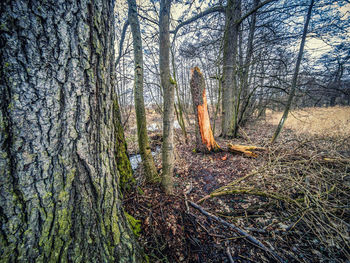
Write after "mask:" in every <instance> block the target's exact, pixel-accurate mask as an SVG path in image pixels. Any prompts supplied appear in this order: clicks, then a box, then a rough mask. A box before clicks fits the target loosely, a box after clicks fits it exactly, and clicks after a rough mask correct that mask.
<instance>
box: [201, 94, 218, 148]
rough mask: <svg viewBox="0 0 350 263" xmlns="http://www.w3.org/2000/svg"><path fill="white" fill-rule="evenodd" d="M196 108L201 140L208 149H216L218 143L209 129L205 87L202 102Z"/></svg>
mask: <svg viewBox="0 0 350 263" xmlns="http://www.w3.org/2000/svg"><path fill="white" fill-rule="evenodd" d="M197 109H198V121H199V131H200V133H201V137H202V142H203V143H204V144H205V145H206V146H207V149H208V151H211V150H216V149H217V148H219V145H218V144H217V143H216V142H215V139H214V136H213V131H212V130H211V126H210V120H209V114H208V104H207V96H206V94H205V89H204V90H203V104H202V105H198V108H197Z"/></svg>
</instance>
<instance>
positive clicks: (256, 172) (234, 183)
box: [198, 171, 259, 203]
mask: <svg viewBox="0 0 350 263" xmlns="http://www.w3.org/2000/svg"><path fill="white" fill-rule="evenodd" d="M258 172H259V171H255V172H252V173H249V174H247V175H245V176H243V177H241V178H238V179H237V180H236V181H233V182H232V183H229V184H227V185H225V186H222V187H220V188H218V189H216V190H214V191H213V192H212V193H211V194H209V195H206V196H204V197H203V198H202V199H200V200H199V201H198V203H202V202H203V201H205V200H207V199H209V198H211V197H212V196H211V195H212V194H213V193H218V192H222V191H224V190H225V189H227V188H230V187H232V186H234V185H237V184H238V183H240V182H241V181H243V180H245V179H247V178H249V177H251V176H253V175H256V174H258Z"/></svg>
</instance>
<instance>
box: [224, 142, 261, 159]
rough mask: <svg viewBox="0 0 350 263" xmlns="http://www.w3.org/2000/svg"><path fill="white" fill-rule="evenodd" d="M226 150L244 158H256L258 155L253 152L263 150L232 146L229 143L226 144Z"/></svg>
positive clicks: (255, 147)
mask: <svg viewBox="0 0 350 263" xmlns="http://www.w3.org/2000/svg"><path fill="white" fill-rule="evenodd" d="M228 150H229V151H230V152H236V153H243V154H244V155H246V156H250V157H258V154H257V153H255V152H253V151H254V150H265V149H264V148H262V147H257V146H245V145H233V144H231V143H229V144H228Z"/></svg>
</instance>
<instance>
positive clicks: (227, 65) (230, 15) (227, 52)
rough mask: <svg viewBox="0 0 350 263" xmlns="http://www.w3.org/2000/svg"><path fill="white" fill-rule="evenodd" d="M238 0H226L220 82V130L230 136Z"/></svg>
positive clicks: (237, 30)
mask: <svg viewBox="0 0 350 263" xmlns="http://www.w3.org/2000/svg"><path fill="white" fill-rule="evenodd" d="M239 1H240V0H228V3H227V7H226V17H225V20H226V21H225V36H224V54H223V82H222V124H221V125H222V131H221V135H222V136H223V137H230V136H232V132H233V121H234V96H235V92H236V91H237V50H238V32H239V24H238V23H237V22H236V21H237V20H238V19H239V15H240V10H239Z"/></svg>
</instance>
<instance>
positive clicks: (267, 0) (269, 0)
mask: <svg viewBox="0 0 350 263" xmlns="http://www.w3.org/2000/svg"><path fill="white" fill-rule="evenodd" d="M273 1H276V0H265V1H264V2H262V3H260V4H258V5H257V6H256V7H254V8H253V9H252V10H250V11H248V12H247V13H246V14H244V15H243V16H242V17H241V18H240V19H238V20H237V21H236V22H235V23H236V24H238V25H239V24H240V23H242V22H243V20H244V19H246V18H247V17H249V16H250V15H252V14H254V13H255V12H256V11H258V10H259V9H260V8H262V7H263V6H264V5H267V4H268V3H271V2H273Z"/></svg>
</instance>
